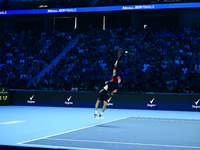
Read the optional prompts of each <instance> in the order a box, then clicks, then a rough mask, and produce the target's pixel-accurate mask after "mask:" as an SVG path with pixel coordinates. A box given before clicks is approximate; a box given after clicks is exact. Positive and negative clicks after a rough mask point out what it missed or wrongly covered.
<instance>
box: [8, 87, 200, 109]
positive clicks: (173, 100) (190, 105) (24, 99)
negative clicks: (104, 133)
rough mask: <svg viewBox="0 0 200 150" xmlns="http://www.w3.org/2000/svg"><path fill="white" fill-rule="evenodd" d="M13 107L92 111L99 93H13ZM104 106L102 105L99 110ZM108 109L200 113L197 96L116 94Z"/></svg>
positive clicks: (199, 103)
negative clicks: (64, 108)
mask: <svg viewBox="0 0 200 150" xmlns="http://www.w3.org/2000/svg"><path fill="white" fill-rule="evenodd" d="M10 93H11V95H12V104H13V105H27V106H62V107H87V108H94V107H95V103H96V100H97V97H98V92H58V91H28V90H24V91H14V90H12V91H11V92H10ZM102 106H103V103H102V102H101V103H100V105H99V108H101V107H102ZM107 107H109V108H121V109H148V110H183V111H200V94H199V95H198V94H196V95H191V94H185V95H181V94H171V95H170V94H164V93H163V94H156V93H151V94H138V93H116V94H115V95H114V96H112V97H110V98H109V99H108V100H107Z"/></svg>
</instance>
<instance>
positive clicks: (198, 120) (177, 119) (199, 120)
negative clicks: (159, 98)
mask: <svg viewBox="0 0 200 150" xmlns="http://www.w3.org/2000/svg"><path fill="white" fill-rule="evenodd" d="M142 118H145V119H142ZM147 118H148V119H147ZM158 119H165V120H158ZM130 120H149V121H180V122H200V119H185V118H159V117H130Z"/></svg>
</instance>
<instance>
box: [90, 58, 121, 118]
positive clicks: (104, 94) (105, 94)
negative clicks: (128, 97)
mask: <svg viewBox="0 0 200 150" xmlns="http://www.w3.org/2000/svg"><path fill="white" fill-rule="evenodd" d="M117 62H118V61H116V62H115V64H114V69H113V76H112V79H111V80H110V81H107V82H106V83H105V86H104V87H103V88H102V90H100V92H99V95H98V98H97V102H96V104H95V113H94V117H95V118H96V119H99V117H100V118H101V119H104V117H103V113H104V111H105V109H106V106H107V100H108V99H109V98H110V96H112V95H113V94H114V93H116V92H117V91H118V89H119V86H118V84H119V83H121V78H120V77H119V76H118V77H116V72H117ZM109 92H111V95H110V94H109ZM101 101H103V108H102V112H101V114H99V116H98V115H97V109H98V107H99V103H100V102H101Z"/></svg>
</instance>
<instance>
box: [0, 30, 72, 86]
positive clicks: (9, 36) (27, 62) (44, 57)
mask: <svg viewBox="0 0 200 150" xmlns="http://www.w3.org/2000/svg"><path fill="white" fill-rule="evenodd" d="M74 36H75V33H74V32H60V31H57V30H51V31H50V30H49V31H41V30H37V29H28V30H8V29H7V30H6V29H0V54H1V59H0V86H9V87H10V88H21V89H24V88H27V86H28V83H29V81H30V79H32V78H33V77H35V76H36V75H37V74H38V73H39V72H40V71H41V70H42V69H43V68H44V67H46V66H48V65H49V64H50V63H51V61H52V60H53V59H54V58H55V57H56V56H57V55H58V54H60V53H61V52H62V50H63V49H64V48H65V47H66V46H67V43H68V42H69V41H70V40H71V39H72V38H73V37H74Z"/></svg>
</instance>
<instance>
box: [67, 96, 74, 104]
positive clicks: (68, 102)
mask: <svg viewBox="0 0 200 150" xmlns="http://www.w3.org/2000/svg"><path fill="white" fill-rule="evenodd" d="M71 98H72V96H70V97H69V98H67V101H65V104H66V105H72V104H73V102H70V100H71Z"/></svg>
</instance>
